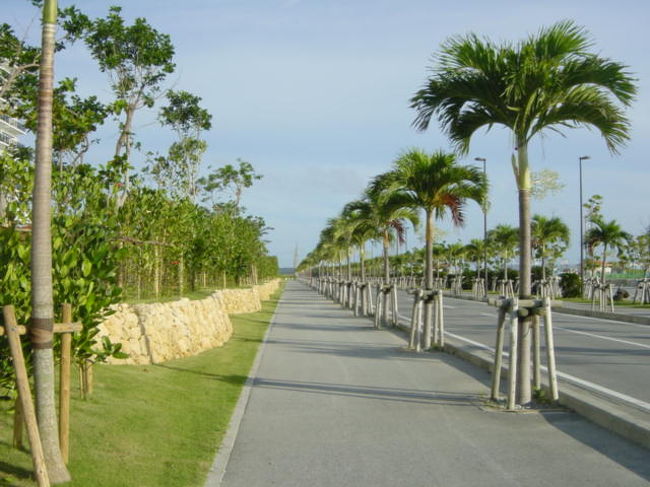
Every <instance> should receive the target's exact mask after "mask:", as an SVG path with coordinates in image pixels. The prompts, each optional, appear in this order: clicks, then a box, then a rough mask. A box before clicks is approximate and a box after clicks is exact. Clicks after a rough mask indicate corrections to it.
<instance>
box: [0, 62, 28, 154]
mask: <svg viewBox="0 0 650 487" xmlns="http://www.w3.org/2000/svg"><path fill="white" fill-rule="evenodd" d="M6 73H7V70H6V69H5V68H4V66H2V65H0V83H1V82H2V81H3V79H4V77H5V75H6ZM4 102H5V100H2V99H0V151H1V150H3V149H4V148H6V147H9V146H12V145H16V144H18V137H20V136H21V135H24V134H25V127H24V126H23V125H22V124H21V123H20V122H18V120H16V119H15V118H12V117H10V116H8V115H5V114H4V113H2V112H3V111H2V104H3V103H4Z"/></svg>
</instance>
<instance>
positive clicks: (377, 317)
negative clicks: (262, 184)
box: [375, 288, 383, 329]
mask: <svg viewBox="0 0 650 487" xmlns="http://www.w3.org/2000/svg"><path fill="white" fill-rule="evenodd" d="M382 304H383V300H382V294H381V288H380V289H379V292H377V305H376V306H375V328H376V329H379V328H381V312H382Z"/></svg>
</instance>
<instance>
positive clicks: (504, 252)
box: [487, 225, 521, 285]
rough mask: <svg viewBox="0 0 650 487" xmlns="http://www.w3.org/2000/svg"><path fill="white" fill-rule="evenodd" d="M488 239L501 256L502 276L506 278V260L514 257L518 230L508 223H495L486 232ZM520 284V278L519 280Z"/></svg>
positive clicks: (517, 242)
mask: <svg viewBox="0 0 650 487" xmlns="http://www.w3.org/2000/svg"><path fill="white" fill-rule="evenodd" d="M487 237H488V241H489V242H490V244H491V245H492V248H493V249H494V250H495V251H496V252H497V253H498V254H499V255H500V256H501V263H502V264H503V278H504V279H508V262H510V260H511V259H512V258H513V257H514V255H515V253H516V249H517V245H518V244H519V232H518V231H517V229H516V228H515V227H512V226H510V225H497V226H496V227H494V228H493V229H492V230H490V231H489V232H488V235H487ZM519 282H520V285H521V280H520V281H519Z"/></svg>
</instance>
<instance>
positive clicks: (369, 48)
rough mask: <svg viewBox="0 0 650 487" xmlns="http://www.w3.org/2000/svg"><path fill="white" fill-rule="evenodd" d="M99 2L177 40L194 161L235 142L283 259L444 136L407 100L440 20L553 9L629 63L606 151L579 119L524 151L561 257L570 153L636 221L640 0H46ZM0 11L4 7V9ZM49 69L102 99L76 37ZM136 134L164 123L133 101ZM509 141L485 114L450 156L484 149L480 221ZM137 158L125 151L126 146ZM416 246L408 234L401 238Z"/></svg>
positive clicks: (470, 213) (24, 12) (104, 149)
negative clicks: (206, 116) (417, 123)
mask: <svg viewBox="0 0 650 487" xmlns="http://www.w3.org/2000/svg"><path fill="white" fill-rule="evenodd" d="M4 1H5V3H8V4H9V6H8V8H7V6H5V9H3V12H4V18H3V21H6V22H9V23H10V24H12V25H14V26H16V29H17V31H18V32H29V34H28V35H29V36H30V37H31V38H33V39H37V38H38V35H39V32H38V30H39V27H38V23H39V22H38V17H37V12H36V11H35V10H34V9H33V8H32V7H31V6H30V4H29V2H28V1H26V0H4ZM72 3H76V4H78V5H80V6H81V7H82V8H83V9H84V11H85V12H87V13H89V14H90V15H93V16H100V15H101V16H103V15H105V13H106V12H107V9H108V6H109V5H113V4H116V5H121V6H122V7H123V14H124V15H125V17H127V18H129V19H133V18H135V17H138V16H144V17H146V18H147V19H148V21H149V23H150V24H152V25H153V26H154V27H156V28H157V29H158V30H160V31H161V32H165V33H168V34H169V35H170V36H171V37H172V41H173V42H174V44H175V46H176V64H177V71H176V73H175V74H174V75H172V76H171V77H170V79H169V87H170V88H174V89H184V90H187V91H191V92H193V93H195V94H197V95H199V96H201V97H202V98H203V104H204V106H205V107H206V108H207V109H208V110H209V111H210V112H211V113H212V114H213V128H212V130H211V131H210V132H209V133H208V134H207V135H206V139H207V141H208V144H209V149H208V152H207V154H206V157H205V162H204V166H205V167H206V168H207V166H208V165H213V166H219V165H223V164H226V163H230V162H234V160H235V159H236V158H238V157H241V158H243V159H245V160H247V161H250V162H251V163H252V164H253V165H254V166H255V168H256V170H257V171H258V172H259V173H261V174H263V175H264V179H263V180H262V181H260V182H258V183H256V185H255V186H254V187H253V188H251V189H250V190H249V191H248V192H247V193H245V195H244V198H243V204H244V205H245V206H246V207H247V209H248V210H249V212H251V213H253V214H256V215H260V216H263V217H264V218H265V219H266V221H267V223H268V225H269V226H271V227H273V228H274V230H273V231H272V232H271V233H270V235H269V239H270V240H271V243H270V244H269V248H270V251H271V253H272V254H274V255H278V257H279V258H280V263H281V265H283V266H290V265H292V263H293V254H294V248H295V247H296V245H297V246H298V248H299V253H300V257H302V256H303V255H304V254H305V253H306V252H308V251H309V250H311V249H312V248H313V246H314V245H315V244H316V242H317V240H318V234H319V232H320V230H321V229H322V227H323V226H324V225H325V222H326V220H327V218H329V217H332V216H335V215H336V214H337V213H338V212H339V211H340V209H341V208H342V206H343V205H344V204H345V203H347V202H348V201H351V200H352V199H356V198H358V197H359V196H360V193H361V192H362V191H363V189H364V187H365V185H366V184H367V182H368V180H369V179H370V178H371V177H373V176H374V175H376V174H378V173H380V172H383V171H385V170H387V169H388V168H389V167H390V164H391V162H392V161H393V160H394V159H395V157H396V156H397V155H398V154H399V153H400V152H401V151H403V150H405V149H407V148H410V147H421V148H423V149H426V150H430V151H432V150H436V149H440V148H442V149H445V150H447V149H449V145H448V143H447V141H446V139H445V137H444V136H443V135H442V134H441V133H440V131H439V130H438V129H437V127H436V126H432V128H431V129H429V131H428V132H426V133H417V132H416V131H415V130H413V129H412V128H411V126H410V124H411V121H412V120H413V117H414V112H413V111H412V110H411V109H409V108H408V100H409V98H410V97H411V96H412V94H413V93H414V92H415V91H416V90H417V89H418V88H419V87H420V86H421V85H422V84H423V82H424V80H425V77H426V74H427V67H428V66H430V60H431V56H432V54H433V53H434V52H435V51H436V50H437V48H438V46H439V45H440V43H441V42H442V41H444V40H445V39H446V38H447V37H449V36H451V35H457V34H464V33H467V32H470V31H471V32H476V33H478V34H480V35H485V36H488V37H490V38H492V39H494V40H517V39H520V38H522V37H524V36H526V35H528V34H530V33H533V32H536V31H537V30H538V29H539V28H540V27H541V26H546V25H549V24H552V23H553V22H556V21H558V20H562V19H573V20H575V21H576V22H577V23H578V24H580V25H582V26H584V27H586V28H587V29H588V30H589V32H590V33H591V35H592V37H593V39H594V47H593V50H594V51H595V52H598V53H600V54H601V55H603V56H605V57H610V58H612V59H615V60H617V61H620V62H623V63H625V64H627V65H628V66H629V67H630V71H631V72H632V73H633V74H634V76H635V77H636V78H638V80H639V81H638V86H639V95H638V97H637V100H636V101H635V103H634V104H633V106H632V108H631V109H630V110H629V111H628V115H629V117H630V119H631V121H632V140H631V141H630V143H629V144H628V145H627V147H625V148H623V150H622V151H621V154H620V155H618V156H612V155H611V154H609V153H608V151H607V149H606V147H605V144H604V143H603V142H602V140H601V139H600V138H599V137H598V135H597V134H596V133H594V132H589V131H587V130H572V131H566V132H565V135H566V137H565V138H563V137H560V136H558V135H548V136H547V137H544V138H538V139H537V140H536V141H535V142H534V144H533V146H532V147H531V150H530V159H531V164H532V166H533V170H540V169H544V168H546V169H552V170H554V171H557V172H558V173H559V175H560V179H561V181H562V182H563V183H564V184H565V185H566V187H565V188H564V190H563V191H561V192H560V193H558V194H556V195H554V196H551V197H548V198H547V199H545V200H542V201H535V202H534V203H533V205H534V206H533V211H534V212H535V213H541V214H544V215H549V216H559V217H561V218H562V219H563V220H564V221H565V222H566V223H567V224H568V225H569V226H570V227H571V228H572V230H573V236H574V238H573V242H572V246H571V248H570V250H569V252H567V259H568V260H569V261H571V262H575V261H576V260H577V258H578V255H579V245H578V243H577V241H578V240H579V236H578V235H579V233H578V232H579V230H578V229H579V194H578V157H579V156H581V155H589V156H590V157H591V159H590V160H589V161H586V162H585V163H584V178H583V184H584V194H585V200H586V199H587V197H588V196H589V195H592V194H595V193H598V194H601V195H603V197H604V206H603V213H604V214H605V216H606V217H607V218H616V219H617V220H619V221H620V222H621V223H622V225H623V226H624V228H625V229H626V230H627V231H629V232H632V233H635V234H638V233H640V232H641V231H642V230H643V229H644V228H645V227H646V226H648V225H650V212H649V211H648V209H649V208H650V184H649V183H650V177H649V176H650V165H649V164H648V158H649V157H650V137H648V134H649V132H650V97H649V95H648V87H649V83H648V79H650V76H649V75H650V63H649V62H648V56H647V33H646V31H647V28H648V27H647V20H648V19H649V18H650V7H649V6H648V4H647V2H644V1H641V0H635V1H631V0H623V1H618V2H615V3H612V2H600V1H599V2H594V1H587V0H585V1H576V0H565V1H554V0H551V1H544V2H529V1H521V0H519V1H498V0H493V1H490V2H485V1H465V2H462V3H460V2H458V3H455V2H448V3H446V6H445V7H440V5H441V2H431V1H420V0H402V1H396V0H395V1H393V0H390V1H389V0H375V1H369V0H368V1H366V0H347V1H342V0H327V1H325V0H264V1H261V0H248V1H244V0H185V1H184V2H171V1H166V0H158V1H153V0H138V1H134V0H131V1H126V0H121V1H117V0H115V1H112V2H104V1H98V0H86V1H84V2H70V1H67V0H60V4H61V5H62V6H67V5H70V4H72ZM7 12H9V14H8V15H7ZM56 63H57V65H56V75H57V77H58V78H60V77H63V76H76V77H78V78H79V86H80V90H81V91H82V92H84V93H88V94H90V93H93V94H99V95H100V96H103V97H106V99H109V97H110V91H109V87H108V81H107V78H106V77H105V76H104V75H103V74H102V73H99V72H98V70H97V69H96V66H95V64H94V62H93V61H92V59H90V58H89V56H88V55H87V54H86V53H85V51H84V49H83V46H81V45H80V46H78V47H76V48H73V49H71V50H70V51H68V52H65V53H63V54H62V55H60V56H59V57H58V59H57V60H56ZM135 130H136V133H137V138H138V140H140V141H141V142H142V144H143V146H144V147H145V149H146V150H159V151H161V152H163V151H166V149H167V147H168V146H169V144H170V143H171V140H172V134H171V133H170V132H167V131H165V130H164V129H161V128H160V127H159V125H158V124H157V123H156V122H155V112H150V113H146V112H140V113H138V115H137V119H136V129H135ZM116 135H117V131H116V129H115V127H113V126H110V125H109V126H108V127H107V128H106V129H105V130H103V131H102V133H101V136H102V140H103V143H102V144H101V145H100V146H98V147H96V148H95V149H94V153H93V157H94V158H95V159H96V160H98V161H102V160H105V159H106V158H107V157H108V155H109V154H110V153H111V151H112V148H113V147H114V143H115V138H116ZM512 145H513V144H512V141H511V140H510V137H509V135H508V133H507V132H506V131H504V130H501V129H498V128H495V129H493V130H492V131H491V132H489V133H487V134H484V133H480V134H477V135H476V136H475V138H474V141H473V144H472V147H471V150H470V153H469V154H468V156H467V157H466V158H465V159H464V162H465V163H474V161H473V159H474V157H485V158H486V159H487V160H488V162H487V164H488V175H489V177H490V180H491V184H492V189H491V195H492V207H491V209H490V213H489V214H488V227H491V226H494V225H496V224H498V223H509V224H513V225H514V224H516V221H517V196H516V191H515V183H514V178H513V176H512V171H511V169H510V163H509V157H510V154H511V151H512ZM135 162H136V164H137V156H136V161H135ZM482 225H483V219H482V215H481V213H480V210H479V209H478V208H476V207H469V208H468V210H467V223H466V225H465V227H464V228H462V229H453V228H451V226H450V225H449V223H448V222H445V221H443V222H440V227H441V229H442V230H443V231H444V232H445V236H444V238H445V239H446V240H447V241H456V240H462V241H467V240H469V239H470V238H476V237H480V236H482V233H483V227H482ZM412 245H417V246H420V245H421V244H420V238H419V237H418V236H417V235H416V236H411V237H410V238H409V246H412Z"/></svg>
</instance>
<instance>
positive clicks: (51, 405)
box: [30, 0, 70, 483]
mask: <svg viewBox="0 0 650 487" xmlns="http://www.w3.org/2000/svg"><path fill="white" fill-rule="evenodd" d="M56 22H57V2H56V0H46V1H45V3H44V5H43V35H42V51H41V62H40V74H39V87H38V127H37V131H36V171H35V176H34V192H33V203H32V255H31V270H32V319H31V330H30V334H31V338H32V348H33V350H34V354H33V361H34V389H35V397H36V414H37V417H38V428H39V432H40V436H41V441H42V443H43V452H44V454H45V463H46V466H47V473H48V476H49V478H50V481H51V482H52V483H62V482H67V481H69V480H70V474H69V472H68V469H67V468H66V466H65V464H64V463H63V458H62V456H61V450H60V449H59V435H58V427H57V418H56V405H55V398H54V356H53V350H52V343H53V328H54V304H53V302H54V300H53V296H52V231H51V211H50V205H51V200H52V197H51V194H52V96H53V95H52V93H53V89H52V85H53V80H54V48H55V33H56Z"/></svg>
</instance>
